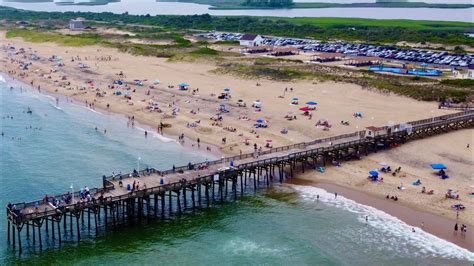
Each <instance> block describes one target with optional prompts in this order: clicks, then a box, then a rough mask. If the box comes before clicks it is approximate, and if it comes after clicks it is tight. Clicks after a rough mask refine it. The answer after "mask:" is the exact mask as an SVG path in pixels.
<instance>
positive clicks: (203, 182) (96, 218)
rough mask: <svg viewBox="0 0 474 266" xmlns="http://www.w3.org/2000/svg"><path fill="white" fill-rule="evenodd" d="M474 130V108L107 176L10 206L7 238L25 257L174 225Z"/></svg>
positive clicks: (8, 207)
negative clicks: (377, 130)
mask: <svg viewBox="0 0 474 266" xmlns="http://www.w3.org/2000/svg"><path fill="white" fill-rule="evenodd" d="M473 126H474V110H469V111H464V112H459V113H455V114H449V115H444V116H439V117H433V118H429V119H423V120H418V121H412V122H408V123H404V124H398V125H393V126H390V127H389V126H387V127H383V128H381V129H382V130H383V134H379V135H376V136H368V135H366V134H367V133H368V132H366V131H365V130H363V131H358V132H354V133H351V134H345V135H340V136H334V137H329V138H324V139H316V140H314V141H311V142H304V143H298V144H294V145H289V146H283V147H278V148H272V149H269V150H265V151H263V152H260V153H258V151H255V152H254V153H250V154H242V155H238V156H233V157H227V158H223V159H220V160H215V161H209V162H202V163H197V164H193V165H187V166H182V167H177V168H175V169H172V170H166V171H160V170H157V169H153V168H150V169H145V170H141V171H139V172H138V173H135V174H133V173H131V174H125V175H120V176H119V175H117V176H108V177H105V176H104V177H103V185H102V187H100V188H93V189H90V190H89V193H88V194H90V196H88V197H86V196H85V194H84V193H82V194H81V193H80V192H75V193H73V194H72V193H66V194H61V195H55V196H49V197H48V200H47V201H45V200H37V201H32V202H27V203H26V202H23V203H16V204H9V205H8V206H7V208H6V212H7V218H8V230H7V237H8V238H7V240H8V242H9V243H11V245H12V247H13V248H15V249H16V248H17V249H18V251H19V252H20V253H21V252H22V240H23V241H25V240H27V241H30V243H32V244H33V245H38V246H39V247H40V248H42V245H43V243H44V241H45V239H44V238H43V236H45V237H46V238H50V239H51V240H52V241H57V242H55V243H61V241H64V239H63V238H64V236H66V235H68V234H69V239H70V238H71V236H72V235H73V234H75V236H74V237H75V238H77V241H80V239H81V233H83V232H84V231H86V232H87V231H88V232H89V234H90V232H93V234H95V235H99V233H100V230H101V229H104V228H105V229H108V228H110V229H115V228H117V227H118V226H121V225H124V224H135V223H138V224H141V223H140V221H141V222H143V221H150V220H151V219H168V218H169V217H172V216H174V215H180V214H182V213H183V212H186V211H188V210H194V209H196V208H203V207H210V206H212V205H214V204H216V203H218V202H221V201H224V200H227V199H229V198H230V199H236V198H237V197H238V196H240V195H243V194H244V193H245V192H247V191H255V190H257V189H258V188H259V187H268V186H270V185H271V184H272V183H273V182H283V181H284V180H285V179H288V178H291V177H293V175H294V174H295V172H296V171H299V170H300V171H302V172H304V171H305V169H315V168H316V167H318V166H324V165H326V163H328V162H332V161H342V160H351V159H360V158H361V157H362V156H366V155H368V154H369V153H372V152H377V151H379V150H384V149H389V148H391V147H395V146H398V145H401V144H403V143H405V142H407V141H410V140H415V139H418V138H424V137H428V136H432V135H437V134H442V133H445V132H449V131H452V130H458V129H463V128H471V127H473ZM136 182H139V183H140V185H139V187H138V189H129V186H132V185H133V184H134V183H136ZM87 198H88V199H87ZM58 203H59V204H58ZM25 231H26V233H25V234H23V236H22V232H25ZM36 233H37V235H38V236H37V238H36ZM36 242H37V243H36ZM49 243H51V241H49Z"/></svg>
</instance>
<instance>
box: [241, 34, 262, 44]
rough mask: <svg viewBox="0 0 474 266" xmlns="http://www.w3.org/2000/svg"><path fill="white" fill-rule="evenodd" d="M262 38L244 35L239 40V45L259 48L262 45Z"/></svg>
mask: <svg viewBox="0 0 474 266" xmlns="http://www.w3.org/2000/svg"><path fill="white" fill-rule="evenodd" d="M262 42H263V37H262V36H261V35H254V34H244V35H243V36H242V37H240V39H239V43H240V45H242V46H260V45H262Z"/></svg>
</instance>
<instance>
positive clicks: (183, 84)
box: [179, 82, 189, 87]
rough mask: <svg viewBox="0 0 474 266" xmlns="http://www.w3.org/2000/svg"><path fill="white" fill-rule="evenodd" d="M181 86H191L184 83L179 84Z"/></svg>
mask: <svg viewBox="0 0 474 266" xmlns="http://www.w3.org/2000/svg"><path fill="white" fill-rule="evenodd" d="M179 86H180V87H188V86H189V84H188V83H184V82H183V83H181V84H179Z"/></svg>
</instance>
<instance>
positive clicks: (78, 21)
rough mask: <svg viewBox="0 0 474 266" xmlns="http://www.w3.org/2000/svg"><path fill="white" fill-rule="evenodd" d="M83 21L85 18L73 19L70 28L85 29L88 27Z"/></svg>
mask: <svg viewBox="0 0 474 266" xmlns="http://www.w3.org/2000/svg"><path fill="white" fill-rule="evenodd" d="M83 22H84V19H83V18H76V19H71V20H70V21H69V29H70V30H84V29H85V28H86V27H84V23H83Z"/></svg>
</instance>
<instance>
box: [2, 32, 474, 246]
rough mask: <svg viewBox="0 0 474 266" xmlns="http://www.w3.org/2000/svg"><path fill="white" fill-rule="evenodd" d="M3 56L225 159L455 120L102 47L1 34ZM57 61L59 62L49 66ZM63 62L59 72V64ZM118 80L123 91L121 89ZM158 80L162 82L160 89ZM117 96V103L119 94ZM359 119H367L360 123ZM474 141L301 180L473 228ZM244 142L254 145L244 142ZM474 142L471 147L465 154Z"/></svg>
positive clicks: (347, 91)
mask: <svg viewBox="0 0 474 266" xmlns="http://www.w3.org/2000/svg"><path fill="white" fill-rule="evenodd" d="M8 46H14V47H15V49H19V48H24V49H25V53H24V54H14V53H13V51H14V50H11V49H8ZM0 48H1V49H0V72H5V73H8V74H9V75H10V76H12V77H15V78H17V79H19V80H22V81H23V82H25V83H28V84H32V85H33V86H34V87H38V86H39V87H40V89H41V90H44V91H49V92H53V93H58V94H62V95H65V96H66V97H69V98H71V99H74V100H75V101H78V102H82V103H83V104H85V105H87V106H88V107H90V108H97V109H103V110H107V111H110V112H114V113H119V114H123V115H125V116H127V117H130V118H131V117H134V119H133V121H135V120H136V121H137V122H139V123H143V124H146V125H148V126H149V127H150V128H152V129H155V130H158V129H159V125H160V123H163V124H165V125H170V127H165V128H164V129H163V133H164V134H166V135H170V136H174V137H175V138H177V136H179V135H181V134H184V136H185V137H186V139H187V143H186V145H190V147H191V148H195V149H203V150H204V149H205V147H204V146H206V145H208V146H209V149H213V148H212V147H218V148H219V149H220V152H222V153H225V154H238V153H239V152H243V153H245V152H249V151H251V150H252V149H253V144H254V143H255V144H257V145H258V146H260V147H263V149H265V145H266V144H267V143H271V145H272V146H274V147H276V146H283V145H288V144H293V143H298V142H303V141H310V140H314V139H316V138H323V137H327V136H334V135H339V134H344V133H351V132H354V131H358V130H363V129H364V128H365V127H367V126H384V125H387V124H388V123H401V122H407V121H413V120H418V119H423V118H429V117H434V116H438V115H443V114H449V113H452V112H453V111H450V110H440V109H438V106H437V103H435V102H421V101H416V100H413V99H410V98H407V97H402V96H398V95H392V94H383V93H380V92H378V91H372V90H367V89H365V90H364V89H362V88H361V87H360V86H358V85H354V84H348V83H334V82H324V83H321V82H314V81H310V80H308V81H297V82H277V81H269V80H247V79H244V78H238V77H234V76H227V75H217V74H214V73H212V72H211V70H213V69H215V65H214V64H213V63H211V62H209V63H205V62H192V63H190V62H168V61H167V60H166V59H164V58H154V57H144V56H133V55H131V54H127V53H121V52H119V51H117V50H116V49H112V48H105V47H100V46H86V47H63V46H58V45H56V44H53V43H34V44H33V43H28V42H25V41H23V40H22V39H6V38H5V32H0ZM30 48H31V49H30ZM32 54H35V55H37V56H39V57H40V59H39V60H35V61H32V64H31V65H29V66H28V69H27V70H26V69H25V70H20V69H19V64H20V62H23V61H25V60H28V58H29V57H30V56H31V55H32ZM52 56H55V58H56V59H57V58H61V60H56V59H54V58H53V59H52V60H48V58H50V57H52ZM58 63H62V64H61V65H60V66H58ZM81 66H82V67H81ZM84 66H87V67H84ZM121 74H122V75H121ZM117 80H121V82H122V84H114V81H117ZM136 80H138V81H136ZM155 80H159V81H160V82H159V84H158V82H155ZM138 83H140V85H137V84H138ZM141 83H143V84H141ZM180 83H188V84H189V89H188V90H179V89H178V84H180ZM112 86H113V88H112ZM224 88H230V94H231V98H230V99H228V100H223V99H218V98H217V96H218V95H220V94H221V93H222V92H224ZM117 91H119V92H120V95H115V94H116V92H117ZM124 95H126V96H127V97H128V98H126V97H124ZM292 98H298V105H292V104H291V101H292ZM238 100H242V102H245V103H246V107H239V106H238ZM257 100H259V101H260V102H261V108H260V109H257V108H253V107H252V103H253V102H254V101H257ZM309 101H315V102H317V105H316V110H315V111H311V112H310V113H311V114H312V115H311V116H303V115H302V111H299V108H302V107H304V106H305V103H306V102H309ZM220 104H224V105H225V109H226V110H228V111H229V112H227V113H222V114H221V116H222V117H221V118H220V119H217V121H216V119H211V118H218V115H217V113H218V112H219V108H220ZM151 106H153V108H150V107H151ZM356 112H358V113H361V114H362V117H361V118H356V117H354V116H353V114H354V113H356ZM285 116H290V117H296V120H295V119H293V120H291V121H290V120H288V119H286V118H285ZM259 119H262V120H264V121H265V123H264V124H265V125H266V126H267V127H265V128H256V127H255V126H254V125H255V124H256V123H257V122H256V121H257V120H259ZM319 120H321V121H323V120H324V121H327V122H328V124H329V125H330V126H328V127H326V128H324V127H316V126H315V124H316V123H317V122H318V121H319ZM341 121H344V122H347V123H344V124H342V123H341ZM97 126H98V127H99V128H100V125H97ZM283 128H286V129H288V134H282V133H281V132H280V131H281V130H282V129H283ZM224 138H225V139H224ZM473 138H474V131H473V130H472V129H469V130H463V131H457V132H453V133H449V134H446V135H441V136H436V137H432V138H428V139H423V140H418V141H416V142H411V143H408V144H406V145H403V146H401V147H399V148H396V149H393V150H390V151H385V152H380V153H377V154H372V155H370V156H368V157H364V158H363V159H362V160H360V161H352V162H343V165H342V167H329V168H328V169H327V171H326V172H325V173H324V174H321V173H316V171H309V172H307V173H305V174H302V175H300V176H299V177H298V178H300V179H302V180H309V181H311V182H323V183H330V184H337V185H339V186H342V187H344V188H346V189H351V190H356V191H359V192H364V193H368V194H370V195H372V196H374V197H376V198H378V199H383V200H385V196H386V195H396V196H397V197H398V199H399V200H398V201H397V202H396V203H394V205H400V206H405V207H410V208H413V209H417V210H423V211H424V212H429V213H431V214H434V215H437V216H442V217H443V219H449V220H450V221H455V220H456V219H458V221H459V222H460V223H466V224H468V225H469V226H470V228H469V230H472V226H474V215H472V208H474V198H473V197H468V196H467V194H468V193H470V192H472V190H474V187H473V186H474V180H473V176H472V173H474V167H473V158H474V154H473V148H474V147H472V145H473V144H474V143H473V140H474V139H473ZM198 139H199V141H200V145H198V143H197V140H198ZM224 140H225V141H224ZM268 140H271V142H269V141H268ZM246 141H247V142H248V145H245V144H244V142H246ZM205 143H207V144H205ZM467 144H470V145H471V147H470V148H467V147H466V145H467ZM381 162H385V163H387V164H389V165H391V167H392V168H396V167H398V166H401V167H402V169H401V174H399V175H397V176H395V177H394V176H392V175H391V174H382V176H383V177H384V182H383V183H376V184H375V183H372V182H370V181H369V180H367V172H368V171H369V170H371V169H374V168H380V163H381ZM431 163H445V164H446V165H448V171H447V173H448V175H449V176H450V178H449V179H446V180H441V179H439V177H437V176H436V175H435V174H434V171H433V170H432V169H431V168H429V165H430V164H431ZM417 179H420V181H421V182H422V184H421V185H419V186H413V185H412V182H414V181H416V180H417ZM401 183H403V186H404V187H406V189H405V190H403V191H402V190H399V189H397V186H400V185H401ZM423 186H425V187H426V188H427V189H428V190H431V189H433V190H434V194H433V195H426V194H422V193H421V192H420V191H421V189H422V187H423ZM448 189H452V190H453V191H454V192H455V193H457V194H459V195H460V200H452V199H445V193H446V192H447V190H448ZM329 191H331V190H329ZM387 201H390V202H391V203H390V204H392V203H393V201H392V200H389V199H388V200H387ZM457 203H462V204H463V205H464V206H466V210H464V211H460V212H459V217H458V218H456V211H455V210H453V209H452V208H451V205H453V204H457ZM394 215H396V214H394ZM425 224H428V222H425ZM447 230H448V231H449V230H452V229H451V228H449V229H447ZM471 232H472V231H471ZM433 233H434V234H438V233H437V232H433ZM443 234H445V233H443ZM441 237H442V236H441ZM470 239H471V244H469V243H468V244H465V243H464V244H463V243H461V244H460V245H462V246H464V247H468V246H469V245H471V248H470V249H471V250H472V237H471V238H470ZM448 240H451V239H448ZM451 241H452V240H451ZM453 242H455V243H457V242H456V241H453Z"/></svg>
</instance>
